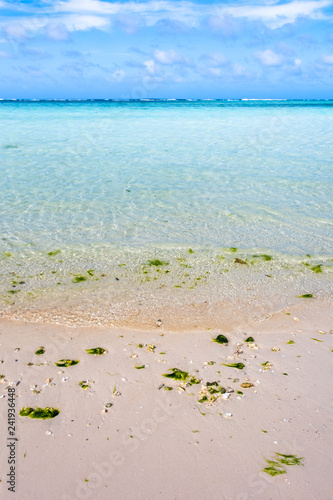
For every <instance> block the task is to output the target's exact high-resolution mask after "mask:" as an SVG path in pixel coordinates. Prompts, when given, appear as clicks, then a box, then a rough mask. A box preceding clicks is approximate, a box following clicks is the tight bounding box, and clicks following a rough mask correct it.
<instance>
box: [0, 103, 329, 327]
mask: <svg viewBox="0 0 333 500" xmlns="http://www.w3.org/2000/svg"><path fill="white" fill-rule="evenodd" d="M0 127H1V137H0V152H1V167H0V168H1V177H0V189H1V198H0V211H1V218H0V230H1V243H0V245H1V247H0V270H1V278H0V287H1V289H0V311H1V314H2V317H6V318H15V319H28V320H33V321H44V320H45V321H53V322H59V323H61V324H117V325H133V326H136V325H137V326H147V325H153V324H154V322H155V321H156V320H157V319H159V318H158V316H162V315H164V317H165V318H169V319H167V320H166V322H168V321H169V322H170V325H171V327H174V328H176V327H177V326H179V327H184V328H187V327H190V326H191V327H192V326H193V325H194V324H195V326H196V325H199V326H207V327H211V326H212V327H214V326H215V325H217V324H219V322H221V321H225V324H231V323H232V319H233V318H235V317H239V314H240V312H244V311H247V313H246V314H247V316H246V318H259V317H261V316H262V315H265V314H267V312H269V313H271V312H274V311H276V310H280V309H281V308H288V307H289V306H290V305H291V304H292V303H294V302H295V300H297V298H298V297H299V296H300V295H302V294H303V295H304V294H309V293H310V294H311V295H313V296H315V297H317V298H321V299H322V300H331V297H332V288H331V283H332V281H331V278H332V270H333V267H332V266H333V261H332V258H333V251H332V241H333V219H332V213H333V211H332V208H333V173H332V172H333V169H332V167H333V143H332V136H333V101H310V100H309V101H274V100H271V101H270V100H265V101H257V100H235V101H231V100H229V101H227V100H205V101H203V100H140V101H111V100H109V101H102V100H99V101H95V100H86V101H84V100H81V101H14V100H13V101H0ZM193 304H194V305H193ZM226 304H227V305H228V307H227V308H226V307H225V306H226ZM226 309H227V310H228V313H227V314H222V315H221V314H220V313H219V311H220V312H221V310H223V311H225V310H226ZM244 314H245V313H244ZM244 318H245V316H244Z"/></svg>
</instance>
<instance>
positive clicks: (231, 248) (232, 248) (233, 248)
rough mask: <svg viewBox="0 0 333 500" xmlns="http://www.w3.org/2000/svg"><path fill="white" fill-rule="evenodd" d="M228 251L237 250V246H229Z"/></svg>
mask: <svg viewBox="0 0 333 500" xmlns="http://www.w3.org/2000/svg"><path fill="white" fill-rule="evenodd" d="M229 251H230V252H237V248H236V247H230V248H229Z"/></svg>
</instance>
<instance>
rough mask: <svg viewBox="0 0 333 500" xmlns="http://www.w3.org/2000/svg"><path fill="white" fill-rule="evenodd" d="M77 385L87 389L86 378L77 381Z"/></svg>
mask: <svg viewBox="0 0 333 500" xmlns="http://www.w3.org/2000/svg"><path fill="white" fill-rule="evenodd" d="M79 386H80V387H82V389H89V385H88V380H82V382H79Z"/></svg>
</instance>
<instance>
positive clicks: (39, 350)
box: [35, 346, 45, 356]
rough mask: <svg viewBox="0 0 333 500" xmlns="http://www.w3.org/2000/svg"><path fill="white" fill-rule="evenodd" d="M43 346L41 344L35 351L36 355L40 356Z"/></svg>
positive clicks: (43, 349) (43, 350)
mask: <svg viewBox="0 0 333 500" xmlns="http://www.w3.org/2000/svg"><path fill="white" fill-rule="evenodd" d="M44 352H45V348H44V347H43V346H40V348H39V349H38V350H37V351H36V352H35V354H36V356H40V355H41V354H44Z"/></svg>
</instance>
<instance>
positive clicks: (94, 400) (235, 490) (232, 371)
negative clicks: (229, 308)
mask: <svg viewBox="0 0 333 500" xmlns="http://www.w3.org/2000/svg"><path fill="white" fill-rule="evenodd" d="M332 325H333V311H332V310H329V309H328V308H327V304H325V303H322V302H319V301H316V300H304V301H302V302H300V303H299V305H297V306H294V307H293V308H290V309H289V310H284V311H280V312H279V313H276V314H274V315H272V316H270V317H267V318H266V319H264V320H262V321H257V322H256V321H253V322H251V323H249V324H247V325H245V324H241V323H240V322H239V324H235V325H234V328H233V329H232V330H227V329H225V328H223V324H221V328H220V329H211V330H207V329H206V330H200V331H195V330H193V331H181V332H179V331H170V330H169V331H168V328H167V327H166V326H165V325H164V324H162V325H161V326H159V327H158V326H156V325H155V324H154V325H152V328H151V329H150V330H148V329H147V330H146V331H141V330H135V329H120V328H117V329H115V328H106V327H99V328H94V327H89V328H85V327H76V328H75V327H65V326H57V325H50V324H47V323H22V322H18V321H5V320H2V321H1V323H0V349H1V351H0V352H1V356H0V360H1V365H0V366H1V369H0V371H1V374H2V375H4V377H3V378H2V380H1V385H0V388H1V408H2V410H1V429H3V432H2V434H3V439H4V440H6V438H7V434H8V432H7V427H8V425H7V410H6V406H7V394H8V392H7V391H8V387H10V388H15V394H16V399H15V401H16V437H17V439H18V441H17V443H16V455H17V456H16V459H17V460H16V474H17V482H16V498H19V499H20V500H32V499H38V500H39V499H42V498H49V499H50V500H69V499H70V500H76V499H89V498H91V499H98V500H109V499H111V498H115V499H117V500H136V499H148V500H155V499H157V498H161V499H163V500H170V499H192V498H199V499H202V500H206V499H207V500H208V499H219V500H220V499H223V500H229V499H230V500H231V499H232V500H247V499H251V498H253V499H259V500H260V499H262V500H267V499H271V500H282V499H283V500H285V499H290V500H291V499H295V500H298V499H313V498H316V499H319V500H326V499H328V498H330V496H331V491H332V487H333V479H332V474H331V470H330V464H331V462H332V449H333V437H332V436H333V433H332V420H333V417H332V415H333V413H332V397H331V396H332V391H331V382H330V381H331V377H332V365H331V357H332V356H333V329H332ZM220 334H221V335H225V336H226V337H227V339H228V341H229V342H228V344H218V343H216V342H213V341H212V340H213V338H216V337H217V335H220ZM251 336H252V337H253V342H248V343H246V342H244V341H245V340H246V339H247V338H248V337H251ZM40 347H43V348H44V350H45V353H44V354H41V355H35V354H34V353H35V351H37V350H38V349H39V348H40ZM96 347H102V348H103V349H105V350H106V352H105V353H104V354H102V355H91V354H88V353H87V352H86V349H89V348H96ZM61 359H70V360H78V361H79V363H78V364H76V365H75V366H68V367H57V366H56V365H55V362H57V361H59V360H61ZM267 362H268V363H267ZM231 363H242V364H243V365H244V367H243V368H242V369H236V368H232V367H228V366H225V365H224V364H231ZM136 367H141V368H140V369H136ZM173 368H177V369H179V370H182V371H185V372H188V374H189V375H190V376H194V377H195V378H197V379H198V380H200V383H198V384H193V385H189V384H186V383H182V382H181V381H176V380H172V379H170V378H166V377H163V374H166V373H170V371H169V370H170V369H173ZM188 380H190V379H188ZM80 382H81V383H82V382H83V384H81V386H80V385H79V384H80ZM207 382H210V383H211V382H217V385H215V386H208V387H224V388H225V389H226V392H225V393H224V394H220V393H218V397H217V399H216V400H215V401H213V402H209V400H208V401H203V402H201V403H200V402H198V401H199V399H201V398H202V396H203V395H205V394H208V398H211V394H210V393H208V392H207V386H206V384H207ZM241 384H247V385H249V384H253V386H250V387H247V388H246V387H245V388H244V387H243V386H242V385H241ZM82 385H84V386H88V387H86V388H83V387H82ZM166 387H167V388H169V390H166ZM170 388H171V389H170ZM200 391H201V393H200ZM199 393H200V394H201V395H199ZM240 393H242V394H240ZM212 399H214V398H212ZM23 407H33V408H37V407H41V408H45V407H52V408H57V409H58V410H59V411H60V413H59V414H58V415H57V416H56V417H54V418H52V419H47V420H39V419H31V418H29V417H22V416H19V411H20V410H21V409H22V408H23ZM275 453H280V454H284V455H295V456H296V457H299V458H302V459H303V460H302V461H301V465H284V466H283V468H284V470H285V473H283V474H280V475H277V476H273V477H272V476H270V475H269V474H267V473H265V472H263V471H262V469H264V468H265V467H268V464H267V462H266V460H265V459H268V460H276V458H277V457H279V456H278V455H275ZM7 458H8V457H7V453H6V452H3V453H2V454H1V471H2V472H1V477H0V479H1V483H0V488H1V490H2V491H1V498H3V499H5V500H7V499H10V498H13V497H15V496H14V495H13V493H12V492H11V491H8V489H7V488H8V484H7V478H6V474H7V473H8V467H9V465H8V463H7Z"/></svg>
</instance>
